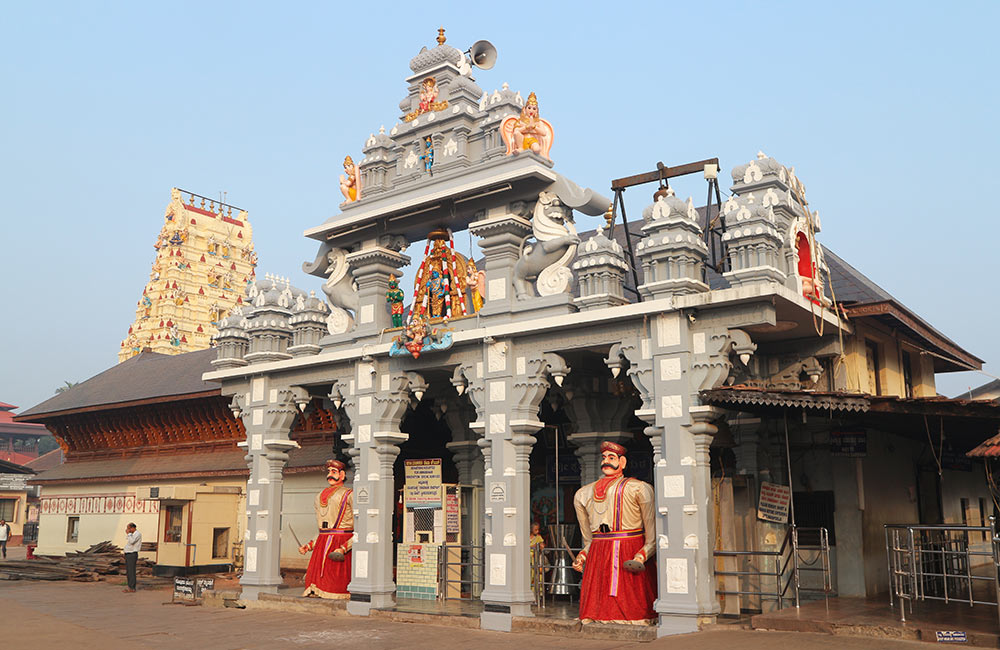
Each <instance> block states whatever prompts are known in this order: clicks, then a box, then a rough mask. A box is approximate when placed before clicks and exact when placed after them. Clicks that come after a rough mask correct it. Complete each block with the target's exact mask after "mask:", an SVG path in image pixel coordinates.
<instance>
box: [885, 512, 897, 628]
mask: <svg viewBox="0 0 1000 650" xmlns="http://www.w3.org/2000/svg"><path fill="white" fill-rule="evenodd" d="M883 528H884V530H885V562H886V568H887V569H888V570H889V609H892V606H893V604H894V603H893V601H892V592H894V591H895V590H896V584H895V575H896V574H895V571H894V570H893V567H892V564H893V562H892V560H893V553H894V549H893V548H892V547H890V545H889V527H888V526H884V527H883Z"/></svg>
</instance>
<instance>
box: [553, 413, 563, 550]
mask: <svg viewBox="0 0 1000 650" xmlns="http://www.w3.org/2000/svg"><path fill="white" fill-rule="evenodd" d="M552 429H553V431H554V433H555V436H556V535H558V536H560V537H561V536H562V529H561V528H560V527H559V426H558V425H556V426H554V427H553V428H552ZM556 543H558V542H556Z"/></svg>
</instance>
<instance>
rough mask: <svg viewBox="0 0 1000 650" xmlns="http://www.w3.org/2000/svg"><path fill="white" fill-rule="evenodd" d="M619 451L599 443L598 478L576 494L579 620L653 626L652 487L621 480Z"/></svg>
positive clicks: (617, 447) (616, 446)
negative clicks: (580, 539)
mask: <svg viewBox="0 0 1000 650" xmlns="http://www.w3.org/2000/svg"><path fill="white" fill-rule="evenodd" d="M625 464H626V460H625V448H624V447H622V446H621V445H619V444H616V443H613V442H609V441H604V442H602V443H601V472H602V473H603V474H604V477H603V478H600V479H598V480H597V481H595V482H593V483H591V484H589V485H585V486H583V487H582V488H580V489H579V490H577V492H576V496H575V497H574V498H573V506H574V508H575V509H576V518H577V520H578V521H579V523H580V532H581V533H582V535H583V550H581V551H580V553H579V554H578V555H577V556H576V561H575V562H573V568H574V569H576V570H577V571H582V572H583V579H582V580H581V581H580V620H581V621H582V622H584V623H589V622H592V621H601V622H604V623H640V624H641V623H647V624H652V623H654V622H655V621H656V612H655V611H654V610H653V600H654V599H655V598H656V559H655V557H653V553H654V551H655V548H656V545H655V537H656V535H655V531H654V528H653V507H654V503H653V500H654V497H653V487H652V486H651V485H649V484H648V483H643V482H642V481H639V480H637V479H634V478H628V477H626V476H624V474H623V472H624V470H625Z"/></svg>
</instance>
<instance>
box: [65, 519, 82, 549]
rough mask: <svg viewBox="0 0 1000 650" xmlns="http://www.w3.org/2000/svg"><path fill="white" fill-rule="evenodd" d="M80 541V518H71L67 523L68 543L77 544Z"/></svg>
mask: <svg viewBox="0 0 1000 650" xmlns="http://www.w3.org/2000/svg"><path fill="white" fill-rule="evenodd" d="M78 539H80V518H79V517H70V518H69V520H68V521H67V523H66V541H67V542H74V543H75V542H76V541H77V540H78Z"/></svg>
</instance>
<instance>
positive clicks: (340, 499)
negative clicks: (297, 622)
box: [299, 460, 354, 598]
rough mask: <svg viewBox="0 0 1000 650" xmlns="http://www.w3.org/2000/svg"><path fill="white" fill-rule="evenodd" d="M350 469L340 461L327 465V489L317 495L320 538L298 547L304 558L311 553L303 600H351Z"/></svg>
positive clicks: (330, 462)
mask: <svg viewBox="0 0 1000 650" xmlns="http://www.w3.org/2000/svg"><path fill="white" fill-rule="evenodd" d="M346 476H347V467H346V466H345V465H344V463H342V462H340V461H339V460H328V461H326V482H327V484H328V485H329V487H327V488H326V489H324V490H323V491H322V492H320V493H319V494H317V495H316V501H315V503H314V504H313V506H314V508H315V509H316V523H317V525H318V526H319V537H318V538H316V539H315V540H309V542H308V543H306V544H303V545H302V546H300V547H299V553H301V554H303V555H305V554H306V553H308V552H310V551H312V557H311V558H310V559H309V568H308V569H307V570H306V580H305V582H306V590H305V592H303V594H302V595H303V596H319V597H320V598H348V597H349V596H350V594H349V593H348V592H347V583H349V582H350V581H351V544H352V542H353V539H354V507H353V506H354V504H353V503H352V502H351V499H352V496H353V492H354V491H353V490H351V489H350V488H348V487H346V486H344V478H345V477H346Z"/></svg>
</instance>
